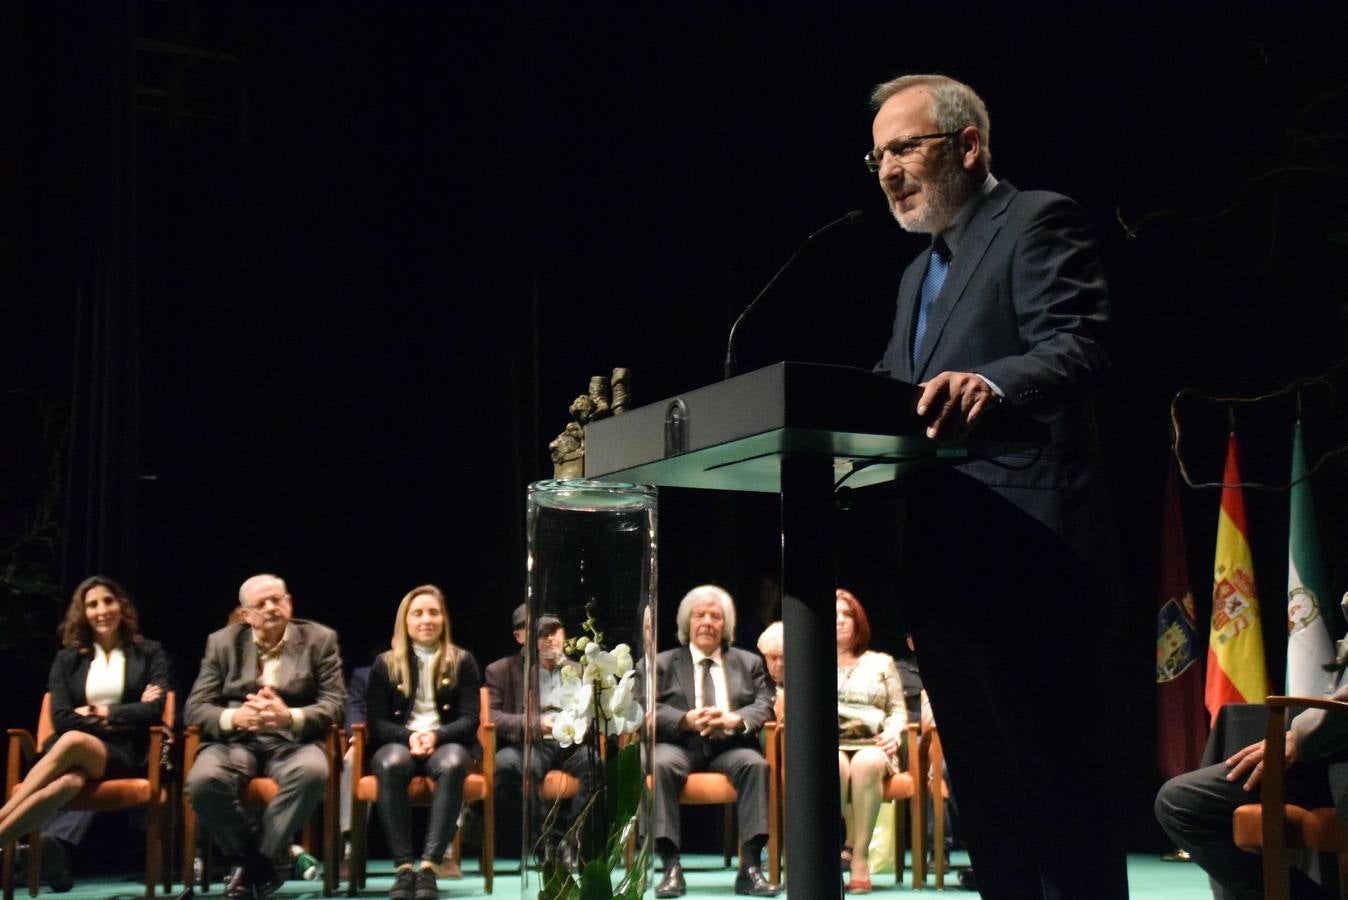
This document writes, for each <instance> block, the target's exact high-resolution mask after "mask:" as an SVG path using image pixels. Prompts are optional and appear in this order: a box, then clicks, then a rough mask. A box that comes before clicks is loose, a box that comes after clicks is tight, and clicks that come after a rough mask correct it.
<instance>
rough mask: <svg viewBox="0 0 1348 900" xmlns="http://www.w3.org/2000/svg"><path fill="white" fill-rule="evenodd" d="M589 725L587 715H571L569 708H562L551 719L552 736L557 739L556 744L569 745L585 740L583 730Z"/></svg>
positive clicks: (560, 745)
mask: <svg viewBox="0 0 1348 900" xmlns="http://www.w3.org/2000/svg"><path fill="white" fill-rule="evenodd" d="M589 727H590V719H589V717H588V716H576V715H572V714H571V712H570V711H569V710H565V709H564V710H562V711H561V712H559V713H557V715H556V717H555V718H553V720H552V736H553V738H554V739H555V740H556V741H557V746H559V747H570V746H571V745H572V744H579V743H580V742H581V741H583V740H585V732H586V730H587V729H588V728H589Z"/></svg>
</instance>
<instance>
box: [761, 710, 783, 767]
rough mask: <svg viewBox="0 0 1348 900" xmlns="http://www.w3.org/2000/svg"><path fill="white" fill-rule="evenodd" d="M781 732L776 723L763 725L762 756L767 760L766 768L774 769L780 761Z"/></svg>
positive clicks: (771, 722) (770, 722)
mask: <svg viewBox="0 0 1348 900" xmlns="http://www.w3.org/2000/svg"><path fill="white" fill-rule="evenodd" d="M781 746H782V730H781V728H780V727H778V725H777V722H776V721H768V722H764V723H763V755H764V756H766V757H767V758H768V768H770V769H776V768H777V765H778V763H779V762H780V761H781V756H780V753H781Z"/></svg>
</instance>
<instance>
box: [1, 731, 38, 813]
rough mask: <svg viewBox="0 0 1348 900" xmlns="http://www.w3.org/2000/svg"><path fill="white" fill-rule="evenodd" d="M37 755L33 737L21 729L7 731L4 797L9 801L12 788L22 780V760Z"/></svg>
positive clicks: (35, 742)
mask: <svg viewBox="0 0 1348 900" xmlns="http://www.w3.org/2000/svg"><path fill="white" fill-rule="evenodd" d="M36 755H37V741H36V740H34V738H33V735H32V734H30V733H29V732H27V731H25V730H24V729H22V728H11V729H9V757H8V760H7V762H6V763H5V796H4V798H3V799H4V800H8V799H9V795H10V793H11V792H12V791H13V790H14V786H15V785H16V784H18V783H19V781H20V780H22V775H21V769H22V767H23V761H24V760H31V759H32V758H33V757H34V756H36Z"/></svg>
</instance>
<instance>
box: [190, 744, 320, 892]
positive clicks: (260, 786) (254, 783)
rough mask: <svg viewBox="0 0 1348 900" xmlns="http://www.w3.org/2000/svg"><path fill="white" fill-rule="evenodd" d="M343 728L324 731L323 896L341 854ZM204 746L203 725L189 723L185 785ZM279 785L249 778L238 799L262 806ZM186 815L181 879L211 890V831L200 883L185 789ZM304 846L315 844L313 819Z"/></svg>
mask: <svg viewBox="0 0 1348 900" xmlns="http://www.w3.org/2000/svg"><path fill="white" fill-rule="evenodd" d="M339 732H340V729H339V728H338V727H337V726H336V725H329V726H328V729H327V731H326V732H325V733H324V735H323V755H324V756H325V757H327V760H328V779H327V783H326V784H324V786H323V802H322V803H321V804H320V806H319V815H320V816H321V823H322V838H321V839H322V844H323V896H324V897H331V896H332V895H333V892H334V891H335V890H336V889H337V860H338V859H339V858H340V855H341V842H342V835H341V827H340V825H339V824H338V818H337V805H338V796H339V791H340V781H341V766H342V757H341V755H340V754H339V753H338V744H339V740H340V738H339ZM200 749H201V728H200V726H197V725H192V726H189V727H188V729H187V731H186V733H185V735H184V740H183V785H184V788H185V787H186V784H187V775H188V773H189V772H191V771H192V765H193V764H194V763H195V762H196V759H197V752H198V751H199V750H200ZM277 790H278V786H277V784H276V782H275V781H273V780H272V779H270V778H265V777H258V778H254V779H252V780H251V781H249V782H248V784H246V785H245V786H244V788H243V791H242V792H241V794H240V797H239V800H240V802H241V803H242V804H243V806H244V808H245V809H252V810H262V809H265V808H266V807H267V804H269V803H271V801H272V798H274V797H275V796H276V792H277ZM182 817H183V859H182V881H183V885H184V886H185V887H187V888H189V889H191V888H199V889H200V890H201V892H202V893H206V892H207V891H209V890H210V847H211V838H210V835H206V853H205V856H204V859H205V860H206V866H205V867H204V870H203V872H202V877H201V881H200V883H197V879H196V876H195V874H194V872H193V862H194V858H195V856H196V851H197V813H196V810H194V809H193V808H192V801H191V798H189V797H188V796H187V791H186V790H185V789H184V791H183V797H182ZM304 842H305V846H306V847H308V848H310V849H312V847H313V826H312V822H310V823H309V824H306V825H305V827H304Z"/></svg>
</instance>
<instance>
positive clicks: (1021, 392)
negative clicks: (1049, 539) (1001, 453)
mask: <svg viewBox="0 0 1348 900" xmlns="http://www.w3.org/2000/svg"><path fill="white" fill-rule="evenodd" d="M974 202H976V203H979V206H978V207H977V208H976V210H975V211H974V212H973V214H972V216H971V218H970V219H969V222H968V225H967V226H966V228H965V229H964V231H963V233H962V235H961V237H960V239H959V245H958V246H957V247H956V248H955V249H954V257H953V259H952V261H951V267H950V272H949V274H948V275H947V277H946V281H945V284H944V286H943V287H942V289H941V292H940V294H939V295H938V296H937V298H936V300H935V302H934V303H933V304H932V308H931V311H930V313H929V316H928V321H927V332H926V336H925V338H924V340H923V343H922V346H921V348H919V353H918V357H917V359H914V358H913V353H912V337H913V327H914V323H915V320H916V313H917V304H918V293H919V290H920V288H921V284H922V278H923V276H924V274H925V272H926V270H927V261H928V259H929V257H930V256H931V251H930V249H928V250H927V251H925V252H923V253H921V254H919V256H918V257H917V259H915V260H913V262H912V264H910V265H909V266H908V268H907V270H906V271H905V272H904V274H903V280H902V282H901V285H900V288H899V297H898V302H897V307H896V312H895V318H894V329H893V333H892V335H891V337H890V341H889V345H888V347H887V348H886V349H885V354H884V357H883V359H882V360H881V361H880V363H879V364H878V365H877V366H876V371H877V372H882V373H887V374H889V375H891V376H892V377H894V378H898V379H901V380H903V381H910V382H914V383H916V382H921V381H925V380H927V379H929V378H931V377H933V376H935V375H936V374H938V373H940V372H943V371H957V372H977V373H979V374H981V375H983V376H985V377H986V378H988V379H989V380H991V381H992V382H993V383H994V384H996V385H997V386H998V388H1000V389H1001V390H1002V391H1003V392H1004V393H1005V400H1006V403H1007V405H1008V406H1009V407H1010V408H1011V409H1013V410H1016V411H1019V412H1022V413H1024V414H1026V415H1030V416H1032V417H1034V418H1037V419H1039V420H1041V421H1043V422H1045V423H1046V424H1047V425H1048V427H1049V434H1050V437H1049V444H1048V446H1047V447H1046V448H1044V449H1043V450H1042V451H1038V452H1034V453H1029V454H1021V455H1016V456H1011V457H1004V458H1002V459H1000V460H998V461H997V462H988V461H981V460H979V461H973V462H969V463H966V464H964V465H961V466H958V467H956V471H958V472H960V473H963V474H964V475H966V476H969V477H972V478H974V479H976V480H977V481H979V482H981V483H982V484H983V485H985V486H987V487H989V488H991V489H992V490H993V491H994V492H996V493H997V494H999V495H1000V496H1002V497H1003V498H1004V499H1006V500H1008V501H1009V502H1010V503H1012V504H1014V505H1015V506H1016V507H1018V508H1019V509H1021V510H1022V511H1023V512H1025V513H1027V514H1028V515H1030V516H1032V517H1034V518H1035V519H1037V520H1038V521H1039V522H1041V523H1042V524H1043V525H1045V526H1046V527H1047V528H1049V529H1050V530H1052V532H1053V533H1054V534H1056V535H1057V536H1058V537H1059V538H1060V539H1062V540H1064V541H1066V542H1067V543H1068V545H1069V546H1070V547H1071V548H1072V549H1073V551H1074V552H1075V553H1076V554H1077V556H1078V557H1079V558H1080V559H1082V560H1084V561H1091V560H1095V561H1099V560H1101V559H1102V558H1112V556H1113V541H1112V531H1111V529H1108V528H1103V527H1101V525H1102V523H1103V522H1105V521H1107V520H1108V511H1107V510H1108V505H1107V503H1106V501H1105V498H1104V494H1103V493H1102V489H1101V488H1100V486H1099V484H1098V483H1097V482H1096V479H1095V477H1094V475H1093V473H1092V469H1093V466H1092V459H1093V457H1094V455H1095V448H1094V434H1093V424H1092V421H1091V417H1090V406H1089V402H1088V401H1089V398H1090V396H1091V395H1092V393H1093V392H1094V391H1095V389H1096V388H1097V387H1098V386H1099V384H1100V383H1101V381H1102V379H1103V377H1104V375H1105V373H1106V371H1107V369H1108V359H1107V357H1106V353H1105V349H1104V346H1103V344H1104V340H1105V332H1106V326H1107V324H1108V319H1109V294H1108V289H1107V287H1106V285H1105V280H1104V275H1103V272H1102V271H1101V268H1100V264H1099V255H1098V251H1097V248H1096V245H1095V240H1094V238H1093V237H1092V235H1091V231H1090V227H1089V224H1088V223H1087V221H1086V218H1085V215H1084V214H1083V213H1082V211H1081V209H1080V208H1079V207H1078V206H1077V205H1076V204H1075V203H1074V202H1073V201H1071V200H1070V199H1068V198H1067V197H1064V196H1062V195H1060V194H1052V193H1048V192H1045V191H1018V190H1016V189H1015V188H1014V187H1012V186H1011V185H1010V184H1009V183H1008V182H1005V181H1002V182H999V183H998V184H997V185H996V187H995V188H993V190H992V191H991V192H990V193H989V194H988V195H987V196H986V197H983V198H982V199H981V201H980V200H975V201H974ZM975 434H976V432H975ZM997 463H1001V464H1002V465H998V464H997Z"/></svg>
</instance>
